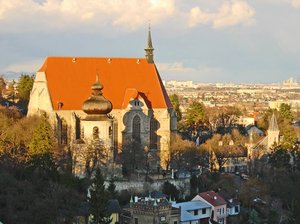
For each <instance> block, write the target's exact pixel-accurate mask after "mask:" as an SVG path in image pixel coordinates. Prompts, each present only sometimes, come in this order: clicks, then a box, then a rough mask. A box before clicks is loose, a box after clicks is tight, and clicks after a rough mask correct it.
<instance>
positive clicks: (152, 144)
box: [150, 117, 158, 149]
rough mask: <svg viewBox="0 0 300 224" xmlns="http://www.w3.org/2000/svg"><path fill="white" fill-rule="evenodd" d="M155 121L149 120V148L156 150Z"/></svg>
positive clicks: (153, 119)
mask: <svg viewBox="0 0 300 224" xmlns="http://www.w3.org/2000/svg"><path fill="white" fill-rule="evenodd" d="M157 128H158V125H157V120H156V119H155V118H154V117H151V119H150V148H151V149H157V133H156V131H157Z"/></svg>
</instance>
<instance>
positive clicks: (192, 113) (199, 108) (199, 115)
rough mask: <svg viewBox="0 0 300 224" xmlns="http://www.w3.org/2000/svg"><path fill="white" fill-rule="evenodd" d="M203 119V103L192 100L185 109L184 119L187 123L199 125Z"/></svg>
mask: <svg viewBox="0 0 300 224" xmlns="http://www.w3.org/2000/svg"><path fill="white" fill-rule="evenodd" d="M204 119H205V114H204V105H203V104H202V103H199V102H197V101H194V102H192V104H191V105H190V106H189V108H188V109H187V111H186V121H187V123H188V125H193V124H194V125H199V124H201V123H203V121H204Z"/></svg>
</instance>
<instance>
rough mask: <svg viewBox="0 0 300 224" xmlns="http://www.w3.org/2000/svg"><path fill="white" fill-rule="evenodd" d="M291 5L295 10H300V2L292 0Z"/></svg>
mask: <svg viewBox="0 0 300 224" xmlns="http://www.w3.org/2000/svg"><path fill="white" fill-rule="evenodd" d="M290 3H291V4H292V6H293V7H295V8H300V0H290Z"/></svg>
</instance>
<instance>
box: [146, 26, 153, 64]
mask: <svg viewBox="0 0 300 224" xmlns="http://www.w3.org/2000/svg"><path fill="white" fill-rule="evenodd" d="M153 51H154V48H153V46H152V39H151V27H150V24H149V31H148V39H147V44H146V48H145V56H146V59H147V61H148V63H154V61H153Z"/></svg>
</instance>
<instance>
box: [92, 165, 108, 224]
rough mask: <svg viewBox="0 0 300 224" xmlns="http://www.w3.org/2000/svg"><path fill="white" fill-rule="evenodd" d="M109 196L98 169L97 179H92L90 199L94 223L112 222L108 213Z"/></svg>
mask: <svg viewBox="0 0 300 224" xmlns="http://www.w3.org/2000/svg"><path fill="white" fill-rule="evenodd" d="M108 195H109V194H108V192H107V191H106V190H105V185H104V178H103V176H102V173H101V170H100V168H99V167H98V168H97V169H96V173H95V177H94V178H93V179H92V185H91V189H90V197H89V203H90V214H91V219H92V223H95V224H109V223H110V222H111V218H110V214H108V212H107V205H108Z"/></svg>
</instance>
